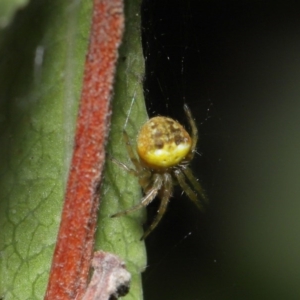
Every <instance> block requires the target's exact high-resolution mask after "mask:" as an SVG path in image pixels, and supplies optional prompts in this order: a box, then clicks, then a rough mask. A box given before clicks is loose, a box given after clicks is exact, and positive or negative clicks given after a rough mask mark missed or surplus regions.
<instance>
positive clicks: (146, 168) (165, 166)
mask: <svg viewBox="0 0 300 300" xmlns="http://www.w3.org/2000/svg"><path fill="white" fill-rule="evenodd" d="M184 111H185V114H186V116H187V119H188V121H189V124H190V127H191V136H190V135H189V133H188V132H187V131H186V130H185V129H184V128H183V126H182V125H180V124H179V123H178V122H176V121H175V120H173V119H171V118H167V117H154V118H151V119H150V120H149V121H147V122H146V123H145V124H144V125H143V126H142V127H141V129H140V132H139V134H138V137H137V154H138V157H137V156H136V154H135V152H134V151H133V149H132V147H131V145H130V142H129V138H128V135H127V133H126V132H125V131H124V139H125V142H126V147H127V152H128V155H129V158H130V160H131V161H132V163H133V165H134V167H135V168H134V169H133V168H130V167H128V166H127V165H125V164H123V163H121V162H119V161H117V160H115V159H112V160H113V161H114V162H115V163H116V164H118V165H119V166H121V167H122V168H123V169H125V170H126V171H127V172H128V173H130V174H133V175H134V176H136V177H138V178H139V183H140V185H141V187H142V189H143V191H144V194H145V196H144V197H143V198H142V200H141V202H140V203H139V204H137V205H135V206H133V207H131V208H129V209H126V210H124V211H121V212H118V213H116V214H114V215H112V216H111V217H120V216H123V215H127V214H128V213H131V212H133V211H136V210H138V209H140V208H142V207H144V206H147V205H148V204H149V203H150V202H151V201H152V200H153V199H154V198H155V197H156V196H158V198H159V199H160V200H161V202H160V206H159V209H158V213H157V216H156V218H155V219H154V221H153V223H152V224H151V225H150V227H149V228H148V229H147V230H146V232H145V233H144V235H143V236H142V237H141V240H142V239H145V238H146V237H147V236H148V235H149V234H150V233H151V232H152V230H153V229H154V228H155V227H156V226H157V225H158V223H159V222H160V220H161V218H162V217H163V215H164V213H165V212H166V209H167V206H168V203H169V199H170V197H171V196H172V192H173V185H174V184H179V185H180V186H181V188H182V189H183V191H184V192H185V193H186V194H187V196H188V197H189V198H190V199H191V200H192V201H193V202H194V203H195V204H196V205H197V206H198V208H200V209H203V207H202V205H201V203H200V202H199V200H198V197H197V194H196V193H195V192H197V193H198V195H199V196H200V197H201V198H202V199H203V200H204V201H205V202H206V201H207V198H206V195H205V193H204V191H203V189H202V187H201V185H200V184H199V182H198V181H197V179H196V178H195V177H194V175H193V174H192V171H191V169H190V168H189V167H188V165H189V163H190V162H191V160H192V159H193V157H194V154H195V152H196V144H197V141H198V130H197V127H196V123H195V121H194V119H193V117H192V114H191V111H190V109H189V107H188V106H187V105H186V104H185V105H184ZM186 179H188V181H189V183H190V185H191V186H190V185H189V184H188V183H187V182H186Z"/></svg>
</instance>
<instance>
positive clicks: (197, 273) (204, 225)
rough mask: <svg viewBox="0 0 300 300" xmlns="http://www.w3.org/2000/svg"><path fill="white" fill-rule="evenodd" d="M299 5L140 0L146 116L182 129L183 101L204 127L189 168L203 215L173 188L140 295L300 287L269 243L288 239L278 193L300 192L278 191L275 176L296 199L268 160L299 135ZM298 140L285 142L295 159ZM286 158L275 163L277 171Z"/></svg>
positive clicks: (198, 295) (274, 293)
mask: <svg viewBox="0 0 300 300" xmlns="http://www.w3.org/2000/svg"><path fill="white" fill-rule="evenodd" d="M295 10H296V7H293V5H286V4H285V3H284V2H283V1H278V2H277V4H276V5H275V6H274V5H271V4H268V3H267V2H265V3H264V4H261V3H258V2H250V1H248V2H239V3H236V2H231V1H225V2H224V1H220V2H218V1H217V2H214V3H212V2H209V1H201V2H199V1H192V0H190V1H175V2H174V1H173V2H172V3H170V2H168V1H153V0H151V1H144V4H143V18H144V22H143V29H144V31H143V43H144V53H145V58H146V77H145V95H146V100H147V107H148V111H149V115H150V116H154V115H158V114H161V115H168V116H171V117H172V118H174V119H177V120H178V121H179V122H180V123H182V124H185V125H186V121H185V117H184V114H183V110H182V106H183V103H187V104H188V105H189V107H190V108H191V110H192V113H193V115H194V117H195V119H196V121H197V124H198V129H199V133H200V139H199V143H198V152H199V154H200V155H199V156H197V157H196V158H195V161H193V163H192V166H191V167H192V169H193V172H194V173H195V175H196V177H197V178H199V179H200V181H201V183H202V184H203V186H204V187H205V188H206V191H207V194H208V197H209V199H210V205H209V208H208V211H207V212H206V213H205V214H202V213H200V212H199V211H197V210H196V209H195V208H194V207H193V204H192V203H190V202H189V201H188V199H187V197H186V196H185V195H181V192H180V190H179V191H178V192H177V193H175V194H174V197H173V198H172V199H171V203H170V205H169V209H168V212H167V213H166V215H165V216H164V218H163V220H162V222H161V224H159V226H158V227H157V228H156V230H155V232H153V233H152V234H151V236H149V238H148V240H146V243H147V247H148V262H149V263H148V268H147V270H146V272H145V274H144V283H145V299H158V298H159V299H271V298H274V297H275V299H279V298H278V297H279V296H278V295H284V298H286V297H287V295H296V294H297V295H298V296H299V295H300V291H299V288H298V287H297V284H296V281H295V280H290V281H288V280H285V279H284V278H290V279H291V278H295V276H296V277H297V276H298V275H296V273H297V272H295V271H294V270H293V268H292V258H291V259H290V260H284V263H283V262H282V259H281V258H280V257H282V256H280V253H285V254H286V255H287V256H289V255H288V254H287V250H286V249H285V247H284V246H282V247H279V248H280V250H278V251H277V250H274V249H275V248H277V247H278V246H279V245H278V243H279V244H280V243H281V244H282V245H286V241H285V238H284V236H285V234H286V235H287V236H291V235H290V233H291V232H292V231H293V228H292V227H291V228H289V229H287V227H288V226H287V227H286V228H285V230H283V229H282V227H281V226H280V225H279V224H278V216H280V217H279V218H280V219H281V218H282V217H283V216H282V215H281V210H282V209H283V210H284V208H283V207H286V204H285V203H283V202H282V200H281V199H286V201H287V202H288V203H289V204H290V207H294V206H295V205H296V206H297V209H299V204H298V201H297V199H298V198H297V197H299V194H298V193H297V196H296V197H295V196H292V197H291V198H288V199H287V198H286V197H285V196H284V195H283V192H282V190H281V188H280V186H281V183H284V184H285V185H286V186H287V187H288V190H289V191H293V193H295V195H296V192H295V190H294V187H293V186H292V185H291V182H293V181H294V177H289V180H288V181H287V179H286V178H285V177H284V176H283V175H281V176H282V177H280V176H279V175H274V172H272V171H271V170H273V171H275V170H277V172H276V171H275V173H277V174H281V171H279V170H278V167H277V166H276V164H275V163H274V161H273V160H272V159H271V158H270V157H273V159H274V158H275V157H276V158H277V159H276V161H278V160H279V161H285V160H284V159H283V157H282V156H281V155H280V154H279V153H281V152H282V153H285V151H286V150H284V149H287V148H284V147H283V148H280V145H278V141H283V140H284V141H286V137H287V136H290V134H292V136H293V137H294V139H295V140H298V138H297V136H296V135H294V134H295V132H297V131H299V125H296V124H299V123H298V122H297V121H296V120H297V116H299V110H300V108H299V105H297V104H296V103H299V102H298V101H297V100H296V99H298V98H299V96H298V98H297V96H295V95H299V91H298V89H297V88H296V86H297V84H296V82H297V78H299V69H300V68H299V61H300V60H299V55H298V54H297V53H300V52H299V50H300V49H299V45H300V44H299V43H298V40H299V28H300V25H299V20H298V18H297V17H296V14H295V12H294V11H295ZM266 16H267V17H266ZM283 74H284V75H285V76H283ZM276 124H277V125H276ZM278 124H280V125H278ZM287 124H289V125H287ZM292 124H293V125H292ZM278 126H279V127H278ZM290 130H291V131H290ZM279 132H280V133H279ZM283 132H285V134H284V133H283ZM275 141H277V142H275ZM282 143H284V142H282ZM293 145H294V144H293ZM286 146H287V145H286ZM295 147H296V148H297V149H298V146H292V145H290V148H288V149H291V150H290V151H291V153H294V154H295V155H294V154H293V155H292V157H293V158H294V159H295V160H296V161H298V158H297V155H296V152H294V151H296V150H295ZM266 149H268V150H266ZM274 149H277V150H276V151H275V150H274ZM279 149H280V150H279ZM292 149H294V150H292ZM298 150H299V149H298ZM298 150H297V151H298ZM277 151H278V152H277ZM269 155H271V156H269ZM288 156H289V155H288ZM287 165H289V163H287ZM287 165H286V164H285V163H282V167H283V169H286V168H287V167H286V166H287ZM266 170H269V172H268V171H266ZM286 172H287V173H285V174H290V170H288V171H286ZM276 176H277V177H276ZM290 176H292V175H290ZM296 178H297V176H296ZM275 191H276V192H275ZM293 195H294V194H293ZM271 207H272V209H270V208H271ZM156 209H157V207H156V206H155V203H154V204H153V207H152V206H150V207H149V210H148V214H149V218H150V217H151V211H153V214H155V213H156ZM286 215H287V216H289V215H290V213H289V212H288V211H287V212H286ZM292 215H293V214H292ZM276 216H277V217H276ZM151 220H152V219H151ZM288 220H289V217H286V220H285V221H286V222H287V223H289V222H290V221H288ZM256 222H257V224H259V225H257V226H256V225H255V224H256ZM279 223H280V222H279ZM275 224H276V225H275ZM297 224H299V222H297ZM274 226H275V227H276V229H277V230H275V231H274ZM275 232H277V233H278V232H281V233H282V234H281V235H280V237H279V236H276V234H275ZM289 241H290V242H292V243H295V242H296V241H295V239H294V238H292V237H291V238H290V239H289ZM297 244H298V243H297ZM270 245H273V247H271V246H270ZM297 250H299V249H298V248H297ZM271 253H273V255H274V256H273V255H270V254H271ZM293 258H294V259H296V260H297V261H298V258H296V256H293ZM280 262H281V263H280ZM252 274H254V275H252ZM279 274H289V276H288V277H286V276H284V278H283V277H282V276H280V275H279ZM166 278H167V279H166ZM273 280H275V281H276V287H274V281H273ZM271 282H272V284H271ZM262 290H263V291H264V295H262V294H261V291H262ZM281 297H282V296H281ZM293 297H295V296H291V298H293Z"/></svg>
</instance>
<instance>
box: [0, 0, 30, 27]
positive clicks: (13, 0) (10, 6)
mask: <svg viewBox="0 0 300 300" xmlns="http://www.w3.org/2000/svg"><path fill="white" fill-rule="evenodd" d="M28 2H29V0H1V1H0V29H2V28H4V27H6V26H7V25H8V24H9V23H10V21H11V19H12V18H13V16H14V14H15V13H16V11H18V9H20V8H22V7H23V6H25V5H26V4H28Z"/></svg>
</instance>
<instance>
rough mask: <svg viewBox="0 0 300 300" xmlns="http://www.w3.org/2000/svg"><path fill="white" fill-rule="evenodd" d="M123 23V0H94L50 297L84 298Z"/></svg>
mask: <svg viewBox="0 0 300 300" xmlns="http://www.w3.org/2000/svg"><path fill="white" fill-rule="evenodd" d="M123 27H124V15H123V2H122V0H94V8H93V20H92V30H91V37H90V44H89V50H88V54H87V56H86V62H85V71H84V79H83V88H82V94H81V100H80V108H79V115H78V119H77V128H76V136H75V144H74V153H73V158H72V164H71V168H70V173H69V178H68V184H67V189H66V194H65V202H64V207H63V212H62V219H61V224H60V228H59V233H58V238H57V243H56V248H55V251H54V256H53V261H52V267H51V273H50V278H49V283H48V287H47V292H46V296H45V298H44V299H45V300H71V299H75V298H76V299H81V298H82V295H83V293H84V292H85V289H86V286H87V280H88V273H89V269H90V264H91V259H92V253H93V246H94V233H95V227H96V223H97V210H98V206H99V187H100V180H101V175H102V170H103V165H104V160H105V143H106V138H107V134H108V128H109V123H110V114H111V111H110V100H111V97H112V90H113V81H114V73H115V69H116V61H117V56H118V47H119V45H120V43H121V38H122V33H123Z"/></svg>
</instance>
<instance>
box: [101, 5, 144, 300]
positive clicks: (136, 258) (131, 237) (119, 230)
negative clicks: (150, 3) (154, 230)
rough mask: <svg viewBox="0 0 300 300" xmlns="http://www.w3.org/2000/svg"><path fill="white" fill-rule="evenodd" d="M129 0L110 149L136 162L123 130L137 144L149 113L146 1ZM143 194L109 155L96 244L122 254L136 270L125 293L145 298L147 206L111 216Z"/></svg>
mask: <svg viewBox="0 0 300 300" xmlns="http://www.w3.org/2000/svg"><path fill="white" fill-rule="evenodd" d="M126 4H127V5H125V10H126V13H125V15H126V17H127V18H126V30H125V34H124V37H123V44H122V46H121V49H120V57H119V64H118V71H117V80H116V84H115V96H114V101H113V115H112V126H111V132H110V138H109V144H108V146H107V153H108V155H109V156H110V157H113V158H115V159H117V160H118V161H120V162H123V163H125V164H126V165H128V166H132V165H131V163H130V160H129V157H128V153H127V150H126V147H125V142H124V139H123V130H126V132H127V133H128V135H129V137H130V138H131V141H132V143H133V145H134V144H135V139H136V137H137V134H138V130H139V128H140V127H141V125H142V124H143V123H145V121H146V119H147V114H146V109H145V104H144V97H143V85H142V80H143V76H144V58H143V54H142V46H141V33H140V30H141V29H140V22H141V21H140V16H139V13H140V3H139V1H136V2H134V1H127V2H126ZM141 197H142V195H141V188H140V186H139V184H138V180H137V178H136V177H134V176H133V175H130V174H128V173H127V172H126V171H125V170H123V169H122V168H120V166H118V165H116V164H115V163H113V162H112V161H110V160H109V159H108V160H107V164H106V168H105V173H104V181H103V185H102V195H101V199H102V200H101V203H100V222H99V227H98V230H97V241H96V242H97V244H96V246H97V247H96V248H98V249H99V248H100V249H102V250H105V251H108V252H112V253H115V254H118V255H119V256H120V257H121V258H123V259H124V261H125V262H126V266H127V268H128V270H129V271H130V272H131V275H132V282H131V289H130V293H129V294H128V295H127V296H126V297H125V299H128V300H129V299H142V298H143V296H142V287H141V276H140V273H141V272H142V271H143V270H144V268H145V266H146V251H145V244H144V242H142V241H140V238H141V236H142V235H143V231H142V224H143V221H144V217H145V211H139V212H136V213H133V214H130V215H127V216H123V217H119V218H110V216H111V215H112V214H114V213H116V212H119V211H122V210H124V209H126V208H129V207H131V206H133V205H134V204H136V203H137V202H139V201H140V199H141Z"/></svg>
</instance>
